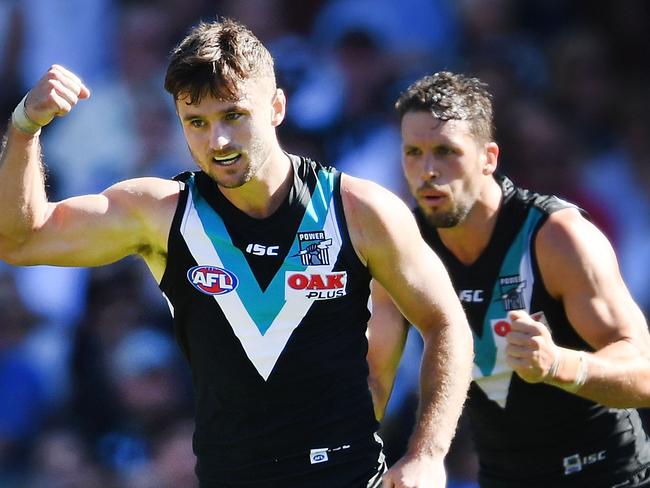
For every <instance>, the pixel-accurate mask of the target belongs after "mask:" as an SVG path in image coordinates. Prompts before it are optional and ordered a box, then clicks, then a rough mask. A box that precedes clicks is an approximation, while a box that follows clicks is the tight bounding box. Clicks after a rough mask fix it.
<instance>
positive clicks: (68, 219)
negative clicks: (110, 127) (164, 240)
mask: <svg viewBox="0 0 650 488" xmlns="http://www.w3.org/2000/svg"><path fill="white" fill-rule="evenodd" d="M122 197H123V195H121V194H120V191H119V190H111V189H109V190H107V191H105V192H104V193H102V194H97V195H84V196H78V197H73V198H69V199H66V200H63V201H61V202H56V203H49V204H48V210H47V214H46V218H45V220H44V222H43V223H42V225H40V226H39V227H38V228H37V229H34V231H33V232H32V233H31V235H30V236H29V238H28V239H27V240H26V241H25V242H24V244H23V245H22V246H21V248H20V249H19V250H18V251H17V255H16V260H17V264H23V265H24V264H28V265H31V264H49V265H55V266H98V265H103V264H108V263H111V262H114V261H117V260H119V259H121V258H123V257H125V256H127V255H129V254H133V253H135V252H137V251H138V246H139V245H140V244H139V243H141V242H142V236H143V227H142V224H141V222H140V220H139V219H138V218H137V217H136V216H135V214H134V213H133V212H131V211H129V209H128V206H127V205H125V202H124V199H123V198H122Z"/></svg>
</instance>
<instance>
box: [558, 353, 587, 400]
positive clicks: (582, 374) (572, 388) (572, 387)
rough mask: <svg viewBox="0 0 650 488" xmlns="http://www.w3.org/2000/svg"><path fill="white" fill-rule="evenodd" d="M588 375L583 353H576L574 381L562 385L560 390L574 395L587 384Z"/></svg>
mask: <svg viewBox="0 0 650 488" xmlns="http://www.w3.org/2000/svg"><path fill="white" fill-rule="evenodd" d="M588 375H589V369H588V368H587V358H586V357H585V353H584V352H582V351H580V352H579V353H578V370H577V372H576V378H575V380H573V383H569V384H568V385H562V386H561V387H560V388H562V389H563V390H565V391H568V392H569V393H575V392H576V391H578V390H579V389H580V388H582V387H583V386H584V384H585V383H586V382H587V376H588Z"/></svg>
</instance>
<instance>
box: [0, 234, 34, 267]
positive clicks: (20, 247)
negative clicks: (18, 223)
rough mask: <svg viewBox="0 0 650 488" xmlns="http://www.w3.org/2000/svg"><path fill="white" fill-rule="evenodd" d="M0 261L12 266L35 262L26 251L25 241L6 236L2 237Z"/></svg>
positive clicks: (0, 241)
mask: <svg viewBox="0 0 650 488" xmlns="http://www.w3.org/2000/svg"><path fill="white" fill-rule="evenodd" d="M0 261H3V262H5V263H7V264H10V265H12V266H27V265H30V264H34V263H32V262H31V261H30V260H29V259H28V256H27V254H26V253H25V241H19V240H16V239H5V238H0Z"/></svg>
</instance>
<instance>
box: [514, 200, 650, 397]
mask: <svg viewBox="0 0 650 488" xmlns="http://www.w3.org/2000/svg"><path fill="white" fill-rule="evenodd" d="M536 252H537V255H538V262H539V266H540V270H541V274H542V277H543V279H544V283H545V285H546V287H547V289H548V290H549V292H550V293H551V294H552V295H553V296H554V297H555V298H558V299H560V300H561V301H562V303H563V304H564V307H565V309H566V313H567V317H568V319H569V321H570V322H571V325H572V326H573V327H574V329H575V330H576V332H577V333H578V334H579V335H580V336H581V337H582V338H583V339H584V340H585V341H586V342H587V343H588V344H589V345H590V346H591V348H592V349H593V350H594V352H585V351H576V350H572V349H568V348H563V347H558V346H557V345H555V344H554V342H553V340H552V338H551V336H550V333H549V331H548V330H547V329H546V327H545V326H544V325H543V324H540V323H539V322H535V321H533V320H532V319H530V317H528V316H527V314H524V313H519V312H517V313H514V314H513V316H514V317H513V318H515V319H516V320H515V323H514V324H513V331H514V332H516V333H515V334H514V335H513V337H512V338H510V334H509V335H508V341H509V342H510V343H512V345H511V346H509V352H508V354H509V356H510V358H511V359H510V361H511V362H512V365H513V367H515V370H516V371H517V372H518V373H519V374H520V376H522V378H524V379H526V380H527V381H531V382H539V381H545V382H547V383H550V384H553V385H555V386H558V387H560V388H563V389H566V390H568V391H571V392H574V393H575V394H577V395H579V396H582V397H585V398H588V399H590V400H593V401H596V402H598V403H601V404H603V405H607V406H610V407H649V406H650V335H649V334H648V326H647V323H646V320H645V318H644V316H643V313H642V312H641V310H640V309H639V307H638V306H637V304H636V303H635V302H634V300H633V298H632V297H631V296H630V293H629V291H628V289H627V287H626V286H625V283H624V282H623V279H622V277H621V274H620V271H619V267H618V263H617V260H616V255H615V253H614V250H613V249H612V246H611V244H610V243H609V241H608V240H607V238H606V237H605V236H604V235H603V234H602V232H600V231H599V230H598V229H597V228H596V227H595V226H594V225H593V224H591V223H590V222H589V221H587V220H586V219H584V218H583V217H582V216H580V215H579V214H578V212H577V211H576V210H573V209H567V210H562V211H559V212H556V213H554V214H552V215H551V216H550V218H549V220H548V221H547V222H546V223H545V224H544V226H543V227H542V229H540V232H539V235H538V238H537V241H536Z"/></svg>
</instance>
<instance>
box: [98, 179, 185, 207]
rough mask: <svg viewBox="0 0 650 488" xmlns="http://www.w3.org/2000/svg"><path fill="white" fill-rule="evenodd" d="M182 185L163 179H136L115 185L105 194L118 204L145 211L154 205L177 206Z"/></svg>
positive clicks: (105, 191)
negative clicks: (167, 204) (168, 204)
mask: <svg viewBox="0 0 650 488" xmlns="http://www.w3.org/2000/svg"><path fill="white" fill-rule="evenodd" d="M181 185H182V183H179V182H178V181H173V180H166V179H163V178H151V177H147V178H134V179H130V180H124V181H120V182H118V183H115V184H114V185H112V186H110V187H108V188H107V189H106V190H104V192H103V194H104V195H106V196H107V197H108V198H109V199H111V200H113V201H115V202H116V203H121V204H124V205H127V206H129V207H131V208H133V209H138V208H143V209H144V208H146V207H147V206H149V205H153V204H164V203H173V204H175V203H176V201H177V200H178V195H179V193H180V190H181Z"/></svg>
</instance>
